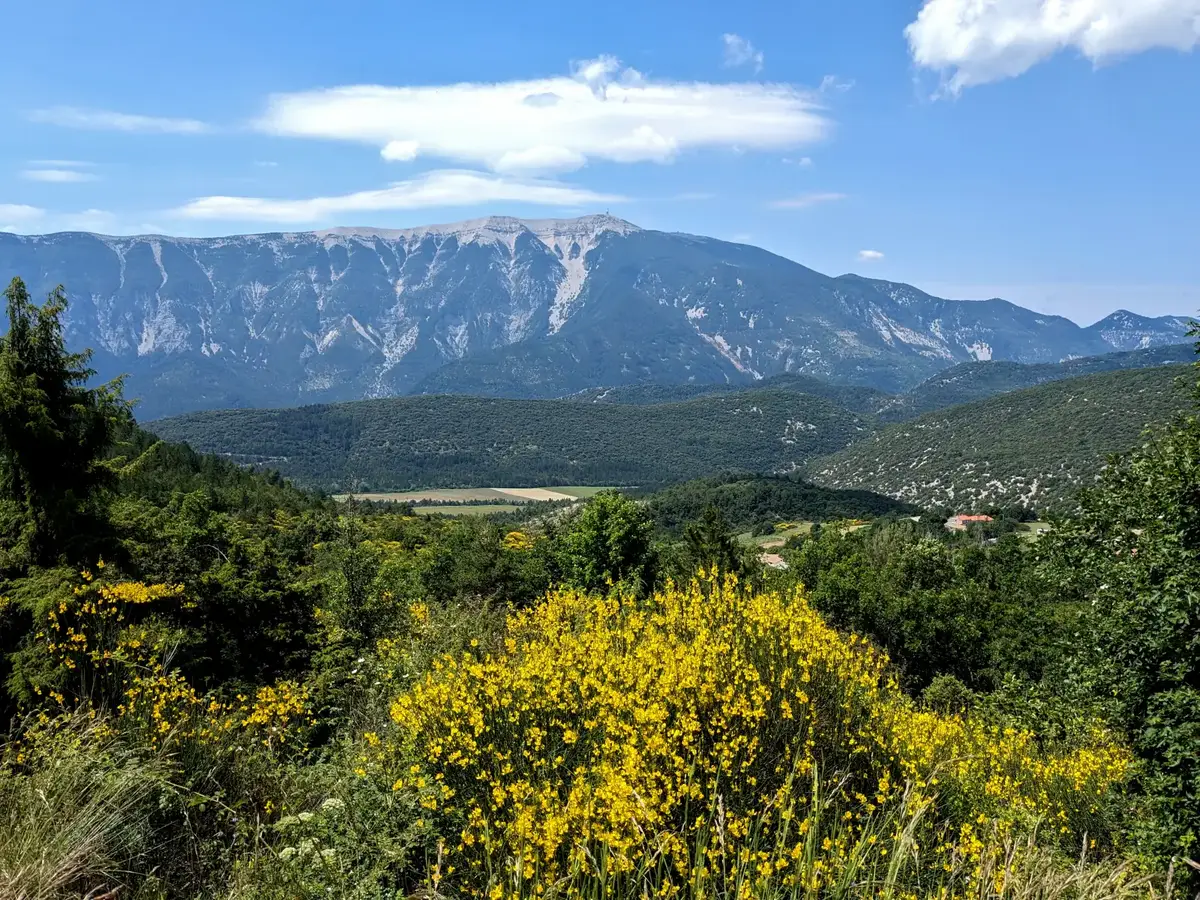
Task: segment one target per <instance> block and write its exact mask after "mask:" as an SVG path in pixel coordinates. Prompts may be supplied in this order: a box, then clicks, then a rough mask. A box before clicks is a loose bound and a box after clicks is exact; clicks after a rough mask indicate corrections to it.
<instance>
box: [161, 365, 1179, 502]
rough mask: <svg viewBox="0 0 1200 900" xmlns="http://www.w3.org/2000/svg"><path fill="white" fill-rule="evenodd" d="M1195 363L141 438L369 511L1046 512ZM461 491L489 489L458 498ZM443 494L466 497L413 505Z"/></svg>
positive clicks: (1043, 368) (1166, 399)
mask: <svg viewBox="0 0 1200 900" xmlns="http://www.w3.org/2000/svg"><path fill="white" fill-rule="evenodd" d="M1191 354H1192V349H1191V347H1190V346H1188V345H1181V346H1175V347H1164V348H1157V349H1153V350H1144V351H1131V352H1127V353H1120V354H1112V355H1109V356H1101V357H1096V358H1092V359H1081V360H1073V361H1071V362H1069V363H1061V364H1053V365H1051V364H1039V365H1029V366H1023V365H1021V364H1017V363H997V362H988V363H968V364H964V365H962V366H960V367H956V368H955V369H953V370H951V371H950V372H948V373H945V374H942V375H939V376H935V377H934V379H932V380H931V381H930V382H926V383H924V384H922V385H918V386H917V387H916V388H914V389H913V390H912V391H910V392H908V393H906V394H900V395H888V394H884V393H882V392H880V391H878V390H875V389H870V388H861V387H847V386H839V385H832V384H829V383H826V382H822V381H820V380H819V379H815V378H812V377H811V376H790V375H785V376H777V377H775V378H772V379H767V380H765V381H764V382H762V383H761V385H760V386H758V387H754V388H750V389H740V390H739V389H733V388H726V387H714V388H711V389H708V390H705V391H699V390H698V389H695V388H686V389H684V390H681V389H680V388H679V387H676V386H670V385H661V386H660V385H641V386H630V387H628V388H625V389H622V390H619V391H617V390H614V391H600V392H585V393H584V394H580V395H576V396H574V397H571V398H568V399H560V400H500V399H488V398H473V397H458V396H429V397H411V398H394V399H389V400H372V401H360V402H358V403H349V404H336V405H331V406H312V407H302V408H298V409H285V410H271V409H267V410H226V411H214V412H205V413H195V414H191V415H188V416H182V417H177V418H173V419H165V420H161V421H159V422H155V423H153V424H152V425H151V426H150V427H151V428H152V429H153V430H154V431H155V432H156V433H158V434H161V435H162V436H163V437H166V438H169V439H171V440H177V441H185V442H187V443H189V444H190V445H192V446H194V447H195V448H197V449H199V450H203V451H206V452H212V453H218V454H221V455H222V456H225V457H227V458H229V459H231V460H234V461H236V462H239V463H241V464H245V465H250V466H256V467H265V468H270V469H276V470H278V471H280V472H281V473H283V474H284V475H286V476H287V477H289V478H293V479H295V480H296V481H297V482H298V483H301V484H304V485H307V486H309V487H313V488H320V489H323V490H328V491H331V492H334V493H354V494H356V495H358V496H361V497H364V498H369V497H377V496H378V497H384V496H387V497H397V498H401V499H414V500H418V501H419V500H420V499H421V498H422V497H430V498H432V497H446V498H452V497H458V496H459V495H460V494H461V497H462V498H476V499H488V500H498V499H501V498H498V497H497V496H496V495H495V493H494V492H493V490H492V489H491V488H489V487H488V486H489V485H493V484H525V485H536V486H538V487H540V488H542V489H543V490H544V489H549V490H551V491H560V492H563V493H570V491H571V489H569V488H566V489H564V488H557V487H555V486H556V485H564V484H565V485H572V484H574V485H578V484H595V485H626V486H630V485H640V486H643V487H653V486H665V485H670V484H672V483H676V482H680V481H686V480H688V479H693V478H699V477H703V476H707V475H712V474H714V473H718V472H723V471H738V472H762V473H799V474H803V475H805V476H806V477H808V478H811V479H813V480H814V481H816V482H817V483H819V484H822V485H826V486H828V487H835V488H843V489H856V488H861V489H866V490H871V491H875V492H878V493H882V494H886V495H888V496H892V497H895V498H897V499H901V500H904V501H907V502H911V503H915V504H917V505H918V506H930V505H944V506H950V507H958V508H961V509H962V510H968V511H969V510H971V509H974V508H976V507H985V506H989V505H992V504H999V505H1010V504H1019V505H1026V506H1036V507H1039V508H1056V507H1061V506H1062V505H1063V504H1067V503H1070V502H1071V498H1072V497H1073V496H1074V494H1075V492H1076V491H1077V490H1078V489H1079V488H1080V487H1083V486H1086V485H1087V484H1088V483H1090V482H1091V480H1092V479H1094V478H1095V476H1096V475H1097V474H1098V473H1099V471H1100V469H1101V468H1102V467H1103V465H1104V463H1105V459H1106V457H1107V456H1108V455H1109V454H1111V453H1116V452H1120V451H1122V450H1125V449H1127V448H1129V447H1130V446H1133V444H1135V443H1136V441H1137V440H1138V437H1139V436H1140V434H1141V433H1142V431H1143V429H1144V428H1146V427H1147V426H1153V425H1162V424H1165V423H1167V422H1168V421H1170V419H1171V418H1172V417H1173V416H1174V415H1175V414H1177V413H1178V412H1179V411H1181V410H1182V409H1184V408H1186V406H1187V403H1188V394H1187V389H1186V387H1183V386H1180V385H1179V384H1178V382H1179V381H1180V379H1181V378H1182V377H1183V376H1184V375H1185V374H1186V373H1187V372H1188V369H1187V367H1186V366H1184V365H1182V364H1180V363H1177V362H1176V363H1173V364H1172V362H1173V361H1175V360H1182V359H1186V358H1187V357H1188V356H1190V355H1191ZM1116 367H1128V368H1116ZM1080 372H1097V373H1098V374H1094V375H1080V374H1078V373H1080ZM1025 385H1033V386H1032V387H1025ZM1014 388H1018V389H1014ZM814 392H818V393H814ZM680 396H690V399H675V398H678V397H680ZM963 397H970V398H978V397H981V398H983V399H976V400H973V402H969V403H964V402H958V401H960V400H961V398H963ZM842 404H845V405H842ZM923 410H928V411H924V412H922V411H923ZM918 413H919V414H918ZM471 485H475V486H478V488H481V489H484V490H483V491H482V492H480V491H479V490H475V491H471V490H463V489H465V488H467V486H471ZM441 488H444V489H457V490H458V493H454V492H453V491H452V492H451V493H445V492H439V493H422V491H426V492H428V491H431V490H433V489H441ZM395 491H399V492H400V493H381V492H395ZM413 491H415V492H416V493H405V492H413ZM508 499H509V500H511V499H512V498H511V497H510V498H508ZM479 511H483V510H479Z"/></svg>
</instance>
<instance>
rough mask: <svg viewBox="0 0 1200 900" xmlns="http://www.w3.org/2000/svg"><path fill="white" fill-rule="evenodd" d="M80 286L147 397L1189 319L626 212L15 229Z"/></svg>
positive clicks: (216, 398)
mask: <svg viewBox="0 0 1200 900" xmlns="http://www.w3.org/2000/svg"><path fill="white" fill-rule="evenodd" d="M14 276H20V277H22V278H24V279H25V281H26V283H27V284H28V286H29V288H30V290H31V291H32V292H33V293H34V294H35V296H36V295H38V294H42V293H44V292H46V291H48V290H50V289H51V288H53V287H54V286H55V285H57V284H59V283H61V284H63V285H65V287H66V289H67V293H68V297H69V299H70V307H69V309H68V313H67V317H66V333H67V338H68V341H69V342H70V343H71V344H72V345H74V346H76V347H85V346H87V347H92V348H94V350H95V358H94V364H95V366H96V368H97V370H98V371H99V373H100V374H101V375H102V376H111V375H116V374H120V373H125V374H128V376H129V378H128V382H127V394H128V395H130V396H134V397H138V398H140V402H141V405H140V408H139V412H138V415H139V418H142V419H143V420H147V419H154V418H158V417H160V416H166V415H173V414H177V413H182V412H187V411H189V410H199V409H211V408H221V407H250V406H254V407H271V406H289V405H298V404H304V403H318V402H331V401H342V400H353V399H361V398H375V397H387V396H393V395H400V394H421V393H459V394H464V393H465V394H478V395H490V396H499V397H514V398H521V397H524V398H542V397H557V396H564V395H568V394H572V393H575V392H579V391H583V390H587V389H590V388H600V387H612V386H622V385H631V384H639V383H647V382H655V383H664V384H708V383H724V384H730V385H750V384H753V383H755V382H757V381H759V380H762V379H765V378H769V377H771V376H775V375H780V374H783V373H796V374H802V375H811V376H818V377H821V378H824V379H830V380H834V381H838V382H842V383H845V384H851V385H861V386H867V387H873V388H878V389H881V390H886V391H897V390H904V389H907V388H909V387H911V386H913V385H915V384H917V383H919V382H921V381H922V380H924V379H927V378H929V377H930V376H932V375H935V374H936V373H938V372H940V371H942V370H944V369H947V368H949V367H951V366H953V365H955V364H957V363H961V362H968V361H972V360H1011V361H1015V362H1021V363H1054V362H1059V361H1061V360H1066V359H1072V358H1075V357H1083V356H1093V355H1096V354H1104V353H1109V352H1112V351H1114V350H1130V349H1135V348H1147V347H1154V346H1159V345H1164V344H1174V343H1179V342H1181V341H1183V340H1184V339H1185V334H1184V333H1185V330H1186V320H1185V319H1183V318H1179V317H1174V316H1167V317H1162V318H1156V319H1152V318H1146V317H1143V316H1138V315H1135V314H1133V313H1129V312H1125V311H1118V312H1116V313H1113V314H1112V315H1110V316H1108V317H1107V318H1105V319H1103V320H1101V321H1100V322H1097V323H1096V324H1094V325H1092V326H1089V327H1086V328H1083V327H1080V326H1078V325H1076V324H1075V323H1074V322H1071V321H1070V320H1068V319H1065V318H1062V317H1058V316H1050V315H1043V314H1041V313H1036V312H1033V311H1030V310H1028V309H1024V308H1022V307H1020V306H1017V305H1015V304H1012V303H1008V302H1006V301H1003V300H985V301H978V302H969V301H956V300H945V299H941V298H937V297H933V296H930V295H929V294H926V293H923V292H922V291H919V290H917V289H916V288H913V287H911V286H909V285H905V284H899V283H895V282H888V281H880V280H875V279H868V278H862V277H859V276H856V275H843V276H840V277H836V278H835V277H829V276H826V275H822V274H820V273H819V272H815V271H813V270H812V269H808V268H806V267H804V266H802V265H800V264H798V263H795V262H792V261H791V260H788V259H785V258H783V257H780V256H777V255H774V254H772V253H768V252H767V251H765V250H761V249H758V248H756V247H751V246H747V245H744V244H734V243H729V242H725V241H719V240H715V239H712V238H705V237H698V236H694V235H688V234H675V233H666V232H661V231H651V230H645V229H641V228H638V227H637V226H635V225H632V224H630V223H629V222H625V221H623V220H621V219H617V218H614V217H611V216H607V215H594V216H585V217H582V218H577V219H549V220H520V219H514V218H507V217H498V216H493V217H490V218H486V219H479V220H474V221H470V222H460V223H457V224H452V225H432V226H426V227H420V228H411V229H404V230H383V229H372V228H339V229H333V230H329V231H315V232H303V233H278V234H258V235H240V236H233V237H221V238H179V237H166V236H161V235H145V236H137V237H108V236H103V235H96V234H88V233H60V234H50V235H33V236H21V235H13V234H0V277H2V278H3V279H5V280H7V279H9V278H11V277H14Z"/></svg>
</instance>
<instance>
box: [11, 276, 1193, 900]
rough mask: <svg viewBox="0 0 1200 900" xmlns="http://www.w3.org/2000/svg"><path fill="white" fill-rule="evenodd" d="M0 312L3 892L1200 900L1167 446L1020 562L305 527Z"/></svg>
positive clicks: (1180, 515)
mask: <svg viewBox="0 0 1200 900" xmlns="http://www.w3.org/2000/svg"><path fill="white" fill-rule="evenodd" d="M7 298H8V301H9V307H8V318H9V326H10V327H9V331H8V333H7V334H6V335H4V336H3V337H0V668H2V671H0V675H2V676H3V678H2V679H0V684H2V687H0V728H2V729H3V732H2V733H0V897H2V898H4V900H10V898H12V900H79V898H91V900H101V898H107V900H111V898H113V897H120V898H121V900H126V898H128V900H195V898H200V897H204V898H209V897H212V898H224V900H328V898H336V900H413V898H426V900H440V898H477V900H555V898H559V900H646V898H651V897H653V898H666V900H670V898H675V900H748V898H752V900H817V898H838V900H869V898H870V900H879V898H893V900H950V898H972V900H1184V898H1186V897H1190V896H1192V895H1193V894H1194V892H1195V888H1196V887H1197V886H1200V884H1198V882H1197V877H1198V875H1200V867H1197V866H1195V865H1193V864H1192V863H1191V862H1189V860H1194V859H1195V857H1196V856H1197V855H1198V853H1197V851H1198V850H1200V841H1198V839H1197V838H1198V836H1197V833H1196V829H1195V823H1196V822H1197V821H1200V800H1198V799H1197V798H1200V760H1198V759H1197V757H1196V753H1195V744H1196V740H1195V738H1196V734H1197V733H1198V731H1197V729H1200V712H1198V711H1200V702H1198V700H1200V694H1198V691H1197V687H1196V685H1197V684H1198V683H1200V682H1198V680H1197V679H1198V676H1200V605H1198V604H1197V603H1196V591H1195V585H1197V584H1198V583H1200V548H1198V547H1197V542H1196V537H1195V536H1196V535H1197V534H1198V533H1200V507H1198V506H1197V504H1196V503H1195V497H1196V496H1197V492H1198V491H1200V462H1198V461H1200V421H1198V420H1197V419H1195V418H1192V419H1188V420H1185V421H1181V422H1178V423H1176V424H1175V425H1173V426H1171V427H1170V428H1168V429H1166V430H1165V431H1164V433H1163V435H1162V437H1161V438H1159V439H1157V440H1155V441H1153V442H1152V443H1150V444H1149V445H1148V446H1147V447H1145V448H1143V449H1140V450H1138V451H1135V452H1134V453H1132V454H1130V455H1129V456H1128V457H1126V458H1125V459H1123V460H1122V461H1121V462H1119V463H1118V464H1117V465H1116V466H1114V467H1112V468H1110V469H1109V470H1107V471H1106V472H1105V473H1104V475H1103V478H1102V480H1101V482H1100V483H1099V485H1098V487H1097V488H1096V489H1095V490H1093V491H1090V492H1086V493H1085V495H1084V498H1083V501H1082V508H1081V510H1080V513H1079V515H1078V516H1076V517H1074V518H1073V519H1072V520H1070V521H1063V522H1060V523H1056V527H1055V529H1054V530H1053V532H1052V533H1051V534H1049V535H1047V536H1046V537H1044V538H1043V539H1042V540H1041V541H1040V542H1039V543H1038V544H1037V545H1036V547H1034V548H1032V549H1031V548H1029V547H1027V546H1025V545H1023V544H1022V543H1021V542H1020V541H1019V540H1017V538H1015V537H1014V536H1012V535H1008V536H1003V537H1000V538H999V539H998V540H997V541H996V542H994V543H990V542H987V541H981V540H979V539H978V538H979V536H977V535H974V534H951V533H950V532H948V531H947V530H946V529H945V528H944V527H942V523H941V521H940V520H939V519H938V517H936V516H922V517H920V518H919V519H918V520H916V521H911V520H909V519H895V518H892V519H880V520H876V521H875V522H873V523H871V524H869V525H867V526H866V527H863V528H860V529H858V530H856V531H853V532H852V533H851V532H850V531H849V529H842V528H822V529H818V530H814V532H813V533H811V534H807V535H804V536H796V537H794V538H792V539H791V540H790V541H789V542H788V545H787V546H785V547H783V548H781V549H780V554H781V556H782V557H783V558H784V560H785V561H786V562H787V563H788V564H789V567H788V568H787V569H785V570H778V571H777V570H774V569H766V568H764V566H763V565H762V564H761V563H760V562H759V561H758V559H757V554H756V552H755V551H753V550H750V551H747V552H743V548H741V547H740V546H739V544H738V542H737V540H736V538H735V537H734V535H732V534H731V533H730V531H729V529H728V527H727V525H726V523H724V521H723V517H722V512H721V510H720V508H718V506H717V505H716V504H715V503H709V504H707V505H706V506H705V509H704V511H703V514H702V515H701V517H700V518H699V519H698V520H697V521H691V522H686V523H684V527H683V528H682V535H680V534H678V533H673V532H672V531H671V530H669V529H656V527H655V523H654V519H653V517H652V511H651V509H650V507H649V505H648V504H646V503H641V502H638V501H636V500H634V499H631V498H629V497H626V496H622V495H621V494H620V493H618V492H616V491H599V492H597V493H596V494H595V495H594V496H593V497H591V498H590V499H588V500H587V501H586V502H585V503H581V504H579V505H578V506H577V507H576V508H574V509H571V510H561V511H560V514H559V515H556V516H554V517H550V516H545V517H541V518H540V519H531V520H528V521H526V522H524V523H522V524H520V525H512V524H511V523H510V524H508V525H505V524H501V523H499V522H497V521H489V520H483V519H480V518H477V517H467V518H464V519H449V518H443V517H423V516H414V515H411V510H410V509H406V508H405V507H392V508H380V507H373V506H371V505H366V504H357V503H348V504H345V505H344V506H342V507H334V505H333V504H332V503H330V502H328V501H326V500H324V499H323V498H321V497H319V496H312V495H308V494H305V493H304V492H302V491H300V490H297V489H296V488H294V487H291V486H289V485H287V484H286V483H283V482H281V481H280V480H279V478H278V477H277V476H267V475H262V474H257V473H254V472H249V471H243V470H240V469H239V468H237V467H236V466H235V465H234V464H232V463H230V462H229V461H226V460H214V459H212V458H211V457H208V456H204V455H198V454H196V453H195V452H193V451H190V450H187V449H180V448H178V447H174V446H172V445H169V444H163V443H160V442H158V441H156V440H155V439H154V438H152V437H150V436H147V435H145V434H144V433H141V432H138V431H137V430H136V429H135V427H134V426H133V425H132V422H131V417H130V411H129V408H128V405H127V404H126V402H125V401H124V399H123V398H122V391H121V385H120V384H119V383H111V384H107V385H104V386H100V387H97V386H93V384H92V380H91V376H92V373H91V372H90V370H89V367H88V358H87V356H86V354H79V355H77V354H71V353H68V352H67V351H66V350H65V348H64V345H63V339H62V329H61V316H62V314H63V312H64V307H65V299H64V296H63V294H62V293H61V292H55V293H53V294H52V295H51V297H50V299H49V300H48V301H47V303H46V304H45V305H44V306H36V305H34V304H33V303H32V302H31V300H30V299H29V297H28V294H27V292H26V291H25V288H24V286H23V284H21V282H20V281H14V283H13V284H12V286H10V288H9V290H8V293H7ZM574 406H576V407H577V408H581V409H589V407H587V405H585V404H574ZM739 415H740V416H741V415H745V411H744V410H743V411H741V412H739ZM739 421H740V420H739ZM777 481H778V483H776V481H763V482H761V484H760V480H758V479H752V480H749V481H745V480H743V481H741V482H739V480H738V479H729V480H727V481H725V482H723V483H722V482H719V481H718V482H713V483H711V484H700V485H694V486H693V487H692V489H690V491H678V492H676V494H677V496H679V495H682V501H685V502H690V500H689V499H688V498H689V497H690V496H691V495H696V496H697V497H698V496H700V495H701V494H705V493H706V492H707V494H708V496H709V497H714V496H716V495H718V494H720V493H721V492H722V488H726V489H728V488H729V487H730V486H732V490H729V491H728V492H729V493H731V494H732V495H733V496H735V497H737V496H741V495H743V494H744V495H745V496H746V497H747V498H749V499H750V500H753V498H754V497H756V496H758V492H759V488H760V487H762V488H763V489H764V490H766V491H768V492H770V493H777V494H778V496H779V497H780V498H785V499H786V498H787V497H788V496H789V494H790V493H791V492H792V488H791V487H789V485H787V484H784V483H783V480H777ZM739 484H741V485H748V486H745V487H743V486H739ZM789 484H790V483H789ZM806 493H807V494H808V495H809V496H811V497H815V498H818V499H819V498H820V497H822V496H824V497H825V498H827V499H828V501H829V503H828V504H827V505H828V506H829V508H832V507H833V505H834V504H835V503H836V502H841V501H843V500H850V499H852V498H851V497H850V496H849V495H843V494H840V493H838V492H834V491H812V490H811V489H809V488H808V487H807V486H803V485H799V484H798V483H797V487H796V490H795V494H796V497H797V498H803V497H804V496H805V494H806ZM873 502H879V503H884V504H885V505H887V506H895V504H894V503H893V504H889V503H887V502H886V501H882V500H879V499H878V498H876V500H875V501H873ZM727 506H728V507H729V508H730V509H734V510H736V509H738V508H740V506H739V505H738V504H733V503H729V504H727ZM742 506H744V507H745V508H746V509H749V508H750V503H746V504H742ZM754 514H757V508H756V509H755V513H754Z"/></svg>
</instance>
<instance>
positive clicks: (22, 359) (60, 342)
mask: <svg viewBox="0 0 1200 900" xmlns="http://www.w3.org/2000/svg"><path fill="white" fill-rule="evenodd" d="M4 296H5V298H6V300H7V301H8V303H7V305H8V333H7V334H6V335H4V336H3V337H2V338H0V569H2V570H7V571H14V570H21V569H25V568H28V567H29V566H32V565H37V566H47V565H53V564H55V563H57V562H59V561H75V560H77V559H81V558H82V557H83V556H84V555H85V554H86V552H87V550H88V548H90V547H94V545H95V543H96V541H97V540H98V539H99V538H100V536H101V532H102V530H103V529H102V522H103V516H102V514H101V511H100V509H99V506H98V504H97V500H98V494H99V491H100V490H101V489H102V488H104V487H105V486H106V485H107V484H109V483H110V481H111V479H112V478H113V477H114V476H113V472H112V470H111V468H110V467H109V466H107V465H106V464H105V462H104V455H105V453H106V451H107V450H108V449H109V447H110V446H111V445H112V443H113V440H114V438H115V437H116V435H117V433H118V430H119V429H120V428H122V427H123V426H125V425H126V424H127V423H128V422H129V420H130V412H129V405H128V404H127V403H126V402H125V401H124V400H123V399H122V398H121V383H120V381H119V380H117V381H114V382H110V383H109V384H106V385H102V386H99V387H89V385H88V381H89V380H90V379H91V378H92V376H93V375H94V374H95V372H94V371H93V370H92V369H91V368H90V367H89V365H88V364H89V362H90V359H91V352H90V351H86V352H83V353H72V352H69V351H68V350H67V348H66V344H65V341H64V338H63V324H62V317H63V313H64V312H65V311H66V308H67V298H66V293H65V292H64V291H63V288H62V287H61V286H59V287H57V288H55V289H54V290H53V291H51V292H50V295H49V297H48V298H47V300H46V302H45V303H44V304H42V305H41V306H38V305H36V304H34V303H33V302H32V301H31V300H30V297H29V292H28V291H27V290H26V288H25V284H24V283H23V282H22V281H21V279H19V278H14V279H13V280H12V283H11V284H10V285H9V286H8V289H7V290H6V291H5V292H4Z"/></svg>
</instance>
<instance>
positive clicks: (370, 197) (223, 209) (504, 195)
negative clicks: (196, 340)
mask: <svg viewBox="0 0 1200 900" xmlns="http://www.w3.org/2000/svg"><path fill="white" fill-rule="evenodd" d="M622 199H623V198H622V197H618V196H613V195H606V194H598V193H595V192H593V191H589V190H587V189H585V188H580V187H573V186H571V185H567V184H561V183H559V182H555V181H543V180H524V179H515V178H508V177H505V176H500V175H492V174H489V173H485V172H466V171H458V170H440V171H435V172H427V173H425V174H424V175H421V176H419V177H417V178H413V179H411V180H408V181H400V182H397V183H395V184H392V185H389V186H388V187H386V188H382V189H380V190H374V191H359V192H357V193H354V194H342V195H339V196H334V197H311V198H307V199H301V200H274V199H268V198H263V197H201V198H199V199H197V200H193V201H191V202H190V203H188V204H186V205H184V206H182V207H180V208H179V209H177V210H175V211H174V212H175V214H176V215H179V216H183V217H185V218H189V219H219V220H223V221H233V220H250V221H259V222H281V223H284V222H287V223H301V224H312V223H325V222H334V221H335V220H337V219H338V218H339V217H341V216H343V215H345V214H347V213H372V212H382V211H385V210H400V209H422V208H425V207H441V206H471V205H476V204H479V205H482V204H488V203H531V204H539V205H545V206H566V207H570V206H581V205H589V204H596V203H607V202H618V201H620V200H622Z"/></svg>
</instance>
